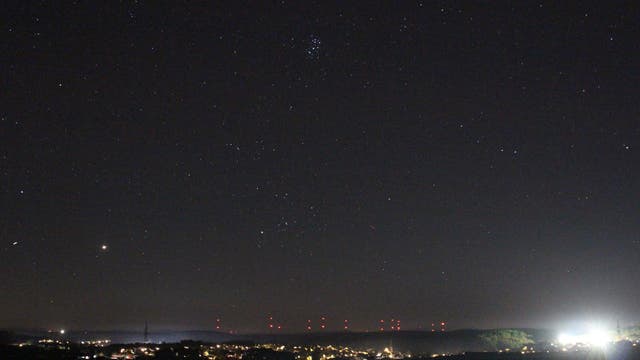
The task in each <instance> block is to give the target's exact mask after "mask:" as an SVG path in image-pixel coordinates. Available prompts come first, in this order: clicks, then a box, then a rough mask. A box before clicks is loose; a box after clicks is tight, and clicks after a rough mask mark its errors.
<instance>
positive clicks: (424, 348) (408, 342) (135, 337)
mask: <svg viewBox="0 0 640 360" xmlns="http://www.w3.org/2000/svg"><path fill="white" fill-rule="evenodd" d="M520 330H522V331H524V332H526V333H527V334H529V335H531V337H532V338H533V339H534V340H535V341H536V342H540V341H549V340H551V339H552V338H553V335H552V334H551V333H550V332H549V331H546V330H536V329H520ZM490 331H493V330H455V331H448V332H428V331H398V332H327V333H305V334H243V335H231V334H228V333H223V332H216V331H176V332H174V331H163V332H152V333H149V341H150V342H154V343H160V342H166V343H171V342H179V341H181V340H193V341H202V342H208V343H221V342H236V341H238V342H254V343H284V344H292V345H304V344H317V345H329V344H332V345H342V346H350V347H354V348H358V349H372V350H375V351H380V350H382V349H384V348H385V347H393V349H394V350H396V351H403V352H404V351H409V352H411V353H414V354H431V353H458V352H463V351H483V350H493V349H490V348H489V347H488V345H487V344H486V343H485V342H483V341H482V339H481V337H480V335H481V334H483V333H487V332H490ZM55 336H59V335H58V334H50V333H47V332H46V331H38V330H21V331H15V332H7V331H5V332H0V343H15V342H19V341H27V340H29V339H33V340H37V339H41V338H44V337H55ZM65 339H68V340H71V341H75V342H78V341H82V340H95V339H110V340H111V341H112V343H136V342H143V341H144V338H143V334H142V333H141V332H132V331H75V332H74V331H71V332H68V333H67V334H65Z"/></svg>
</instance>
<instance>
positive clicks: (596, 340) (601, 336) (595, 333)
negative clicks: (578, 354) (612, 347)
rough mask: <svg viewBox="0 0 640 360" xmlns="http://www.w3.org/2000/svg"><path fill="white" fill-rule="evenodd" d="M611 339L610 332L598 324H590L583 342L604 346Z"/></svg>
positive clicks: (599, 346)
mask: <svg viewBox="0 0 640 360" xmlns="http://www.w3.org/2000/svg"><path fill="white" fill-rule="evenodd" d="M611 340H613V339H612V338H611V333H610V332H608V331H607V330H606V329H604V328H601V327H598V326H591V327H590V328H589V332H588V333H587V334H586V336H585V342H586V343H587V344H589V345H591V346H594V347H598V348H604V347H606V346H607V344H609V343H610V342H611Z"/></svg>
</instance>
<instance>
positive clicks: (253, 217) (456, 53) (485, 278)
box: [0, 1, 640, 331]
mask: <svg viewBox="0 0 640 360" xmlns="http://www.w3.org/2000/svg"><path fill="white" fill-rule="evenodd" d="M265 3H266V2H258V1H256V2H246V3H245V2H241V1H233V2H228V3H226V4H223V3H222V2H202V3H196V2H190V3H188V4H185V3H182V2H177V1H175V2H173V1H172V2H143V1H139V2H138V1H135V2H129V1H126V2H112V1H108V2H94V1H89V2H80V3H78V4H74V3H72V2H71V1H63V2H51V3H48V2H26V1H18V2H15V3H13V4H8V5H5V6H4V8H3V10H2V14H1V15H0V19H1V21H0V34H1V35H0V39H1V42H0V46H1V49H0V94H1V95H0V116H1V120H0V171H1V178H0V179H1V182H0V190H1V204H2V206H1V213H2V216H1V218H0V221H1V223H0V293H1V294H2V296H0V327H42V328H58V327H65V328H71V329H74V328H75V329H80V328H82V329H113V328H141V327H142V326H143V325H142V324H143V323H144V321H145V319H148V320H149V323H150V327H156V328H158V327H165V328H191V329H195V328H199V329H211V328H213V326H214V321H215V319H216V318H217V317H220V318H222V322H223V327H224V328H225V329H235V330H237V331H264V330H266V317H267V314H273V316H274V317H275V318H276V319H278V320H279V321H281V322H282V324H283V325H284V327H285V329H287V330H288V331H303V330H304V326H305V325H304V323H305V321H306V319H307V318H312V319H314V320H315V319H318V318H319V317H320V316H322V315H326V316H327V317H328V318H329V320H328V324H329V327H330V328H333V329H338V328H340V327H341V324H339V323H341V322H342V319H344V318H347V319H350V321H351V324H352V328H354V329H361V330H364V329H374V328H375V326H376V321H377V319H380V318H385V319H387V318H391V317H396V318H400V319H402V320H403V325H404V326H405V328H417V327H418V326H425V325H427V326H428V324H430V323H431V322H432V321H433V320H441V319H442V320H448V321H449V322H450V326H451V327H455V328H460V327H494V326H545V327H553V326H557V325H558V324H562V323H563V322H564V321H581V320H583V319H598V320H601V321H612V319H620V320H621V323H622V324H628V323H631V322H634V321H638V320H640V316H638V314H637V309H638V307H639V305H640V301H639V300H638V299H639V298H640V287H638V286H637V283H638V281H639V280H640V275H639V271H638V262H639V261H640V223H639V222H638V220H639V216H640V201H639V200H640V197H639V194H640V179H639V176H640V171H639V170H638V167H637V165H638V162H639V161H640V155H639V154H640V138H639V135H640V122H639V115H640V96H639V95H640V70H639V69H640V42H638V38H640V28H639V27H640V25H639V20H638V19H640V12H639V11H638V8H637V7H634V6H633V4H632V2H629V3H618V4H612V3H610V2H605V1H602V2H600V4H596V3H594V4H591V3H589V2H583V3H582V4H581V5H575V4H574V5H569V4H571V3H573V2H556V1H549V2H534V1H513V2H506V1H476V2H449V1H419V2H397V3H396V2H388V3H387V4H386V5H385V4H382V3H375V2H368V1H367V2H362V4H360V5H358V4H347V3H339V4H328V3H329V2H324V1H319V2H314V3H311V2H308V3H301V2H289V1H282V2H269V4H265ZM103 245H105V246H106V249H103V248H102V246H103ZM338 319H339V320H338Z"/></svg>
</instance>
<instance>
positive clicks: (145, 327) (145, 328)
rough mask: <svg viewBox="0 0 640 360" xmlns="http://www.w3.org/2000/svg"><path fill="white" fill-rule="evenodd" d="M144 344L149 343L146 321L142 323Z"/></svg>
mask: <svg viewBox="0 0 640 360" xmlns="http://www.w3.org/2000/svg"><path fill="white" fill-rule="evenodd" d="M144 342H145V343H148V342H149V324H147V320H145V321H144Z"/></svg>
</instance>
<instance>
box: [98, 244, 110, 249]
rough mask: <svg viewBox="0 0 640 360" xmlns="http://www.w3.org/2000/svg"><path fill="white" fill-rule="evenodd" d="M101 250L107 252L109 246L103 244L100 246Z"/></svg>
mask: <svg viewBox="0 0 640 360" xmlns="http://www.w3.org/2000/svg"><path fill="white" fill-rule="evenodd" d="M100 250H102V251H107V250H109V246H108V245H107V244H102V245H101V246H100Z"/></svg>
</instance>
